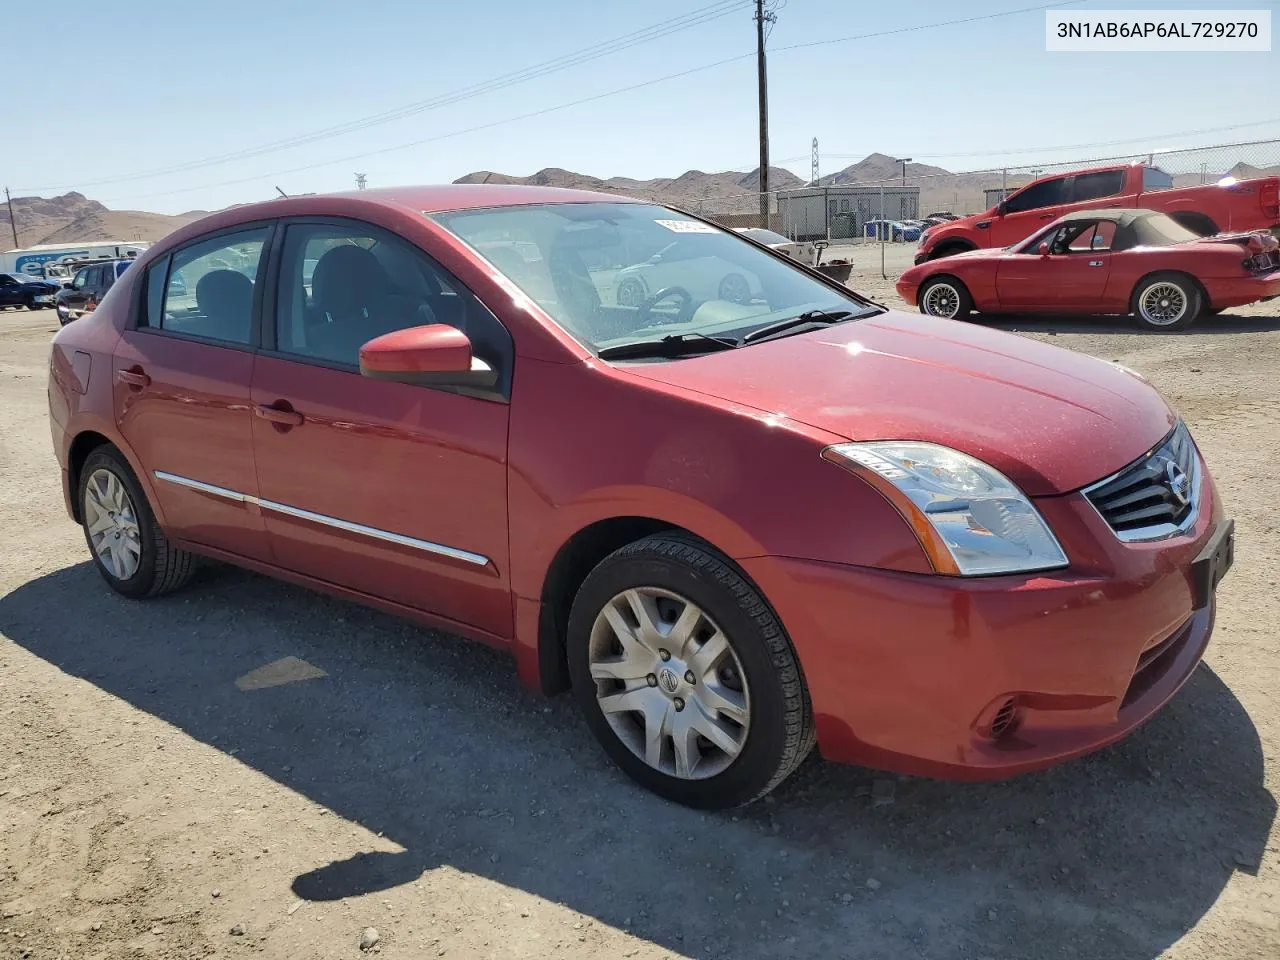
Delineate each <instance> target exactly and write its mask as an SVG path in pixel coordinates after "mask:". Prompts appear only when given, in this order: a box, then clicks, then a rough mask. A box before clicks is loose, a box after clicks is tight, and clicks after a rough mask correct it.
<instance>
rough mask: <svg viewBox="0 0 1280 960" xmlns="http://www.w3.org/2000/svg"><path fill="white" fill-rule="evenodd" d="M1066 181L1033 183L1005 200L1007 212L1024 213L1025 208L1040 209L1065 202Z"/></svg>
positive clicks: (1059, 179)
mask: <svg viewBox="0 0 1280 960" xmlns="http://www.w3.org/2000/svg"><path fill="white" fill-rule="evenodd" d="M1063 183H1065V181H1064V180H1063V179H1062V178H1061V177H1059V178H1058V179H1056V180H1044V181H1041V182H1040V183H1036V184H1032V185H1031V186H1029V187H1027V189H1025V190H1023V191H1022V192H1021V193H1015V194H1014V195H1013V196H1011V197H1010V198H1009V199H1008V200H1006V201H1005V213H1022V212H1023V211H1025V210H1040V209H1042V208H1043V207H1052V206H1054V205H1055V204H1059V203H1062V202H1063V197H1062V185H1063Z"/></svg>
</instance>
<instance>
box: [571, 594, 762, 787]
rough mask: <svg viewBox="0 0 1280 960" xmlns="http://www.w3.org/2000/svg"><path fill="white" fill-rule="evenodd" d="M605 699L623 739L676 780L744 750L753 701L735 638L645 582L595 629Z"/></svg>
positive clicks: (718, 767) (599, 696) (594, 672)
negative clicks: (734, 645)
mask: <svg viewBox="0 0 1280 960" xmlns="http://www.w3.org/2000/svg"><path fill="white" fill-rule="evenodd" d="M589 658H590V669H591V677H592V679H593V680H594V681H595V686H596V700H597V702H598V703H599V705H600V710H601V712H602V713H603V714H604V716H605V719H606V720H607V721H608V723H609V726H610V727H611V728H612V729H613V732H614V733H615V734H616V735H617V737H618V739H619V740H620V741H621V742H622V743H623V744H625V745H626V746H627V748H628V749H629V750H630V751H631V752H632V753H634V754H635V755H636V756H637V757H639V758H640V759H641V760H643V761H644V762H645V763H646V764H648V765H649V766H650V767H653V768H654V769H655V770H658V771H660V772H661V773H664V774H667V775H668V776H674V777H677V778H680V779H685V780H700V779H705V778H707V777H713V776H715V775H717V774H719V773H722V772H724V770H725V769H727V768H728V767H729V765H730V764H732V763H733V761H734V759H736V758H737V756H738V754H739V753H741V751H742V748H743V745H744V744H745V743H746V740H747V732H748V729H749V726H750V717H751V697H750V691H749V690H748V688H747V683H746V675H745V672H744V670H743V669H742V663H741V662H740V661H739V660H738V655H737V653H736V651H735V650H734V649H733V644H732V642H731V641H730V639H729V638H728V637H726V636H725V634H724V633H723V632H722V631H721V630H720V628H719V627H718V626H717V625H716V624H715V623H714V622H713V621H712V620H711V618H710V617H708V616H707V614H706V613H705V612H704V611H703V610H702V609H701V608H699V607H698V606H697V605H696V604H694V603H693V602H692V601H691V600H689V599H687V598H686V597H682V596H680V595H679V594H677V593H673V592H671V591H669V590H662V589H659V588H657V587H635V588H632V589H629V590H624V591H623V592H622V593H619V594H617V595H616V596H614V597H613V599H611V600H610V601H609V602H608V603H607V604H605V605H604V608H603V609H602V610H601V611H600V613H599V615H598V616H597V617H596V619H595V623H594V624H593V625H592V627H591V639H590V645H589Z"/></svg>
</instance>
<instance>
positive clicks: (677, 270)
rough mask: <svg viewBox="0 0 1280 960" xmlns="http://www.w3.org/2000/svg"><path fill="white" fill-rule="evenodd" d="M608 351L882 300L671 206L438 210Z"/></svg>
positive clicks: (553, 313) (584, 338)
mask: <svg viewBox="0 0 1280 960" xmlns="http://www.w3.org/2000/svg"><path fill="white" fill-rule="evenodd" d="M432 217H433V219H435V220H436V221H437V222H439V223H440V224H441V225H442V226H444V227H445V228H446V229H448V230H449V231H451V232H452V233H454V234H455V235H457V236H458V237H460V238H461V239H462V240H463V241H465V242H466V243H467V244H468V245H470V246H471V247H472V248H473V249H474V250H475V251H476V252H477V253H478V254H479V255H480V256H482V257H484V258H485V259H486V260H488V261H489V262H490V263H491V264H493V266H494V267H495V268H497V269H498V270H499V271H501V272H502V273H503V274H505V275H506V276H507V277H508V278H509V279H510V280H511V282H512V283H514V284H515V285H516V286H517V287H519V288H520V289H521V290H523V291H524V292H525V293H526V294H528V295H529V297H530V298H531V299H533V300H534V301H535V302H536V303H537V304H538V306H540V307H541V308H542V309H543V310H544V311H545V312H546V313H547V314H548V315H549V316H550V317H551V318H552V319H553V320H555V322H556V323H558V324H559V325H560V326H561V327H563V328H564V329H565V330H566V331H568V332H569V333H570V334H571V335H572V336H573V337H575V338H576V339H577V340H578V341H580V342H581V343H583V344H585V345H587V346H588V347H589V348H591V349H593V350H596V351H599V350H601V349H604V348H606V347H611V346H617V345H621V344H624V343H632V342H637V341H647V340H651V339H654V338H660V337H664V336H681V335H683V336H693V337H698V336H704V337H705V336H717V337H726V336H728V337H734V338H741V337H743V336H745V335H746V334H748V333H750V332H752V331H753V330H758V329H760V328H763V327H765V326H768V325H770V324H774V323H777V322H778V321H780V320H785V319H789V318H791V317H795V316H798V315H800V314H804V313H809V312H812V311H818V312H832V311H852V312H854V314H856V315H869V314H871V313H878V312H880V308H879V307H876V306H874V305H873V304H871V303H870V302H869V301H866V300H863V299H861V298H860V297H858V296H857V295H856V294H855V293H853V291H843V292H842V291H841V290H839V289H836V288H833V287H831V286H828V285H827V284H825V283H823V282H822V281H821V280H820V279H818V278H816V277H814V276H812V275H810V274H809V273H807V272H805V271H804V270H803V269H801V268H800V267H798V266H794V265H792V264H791V263H790V262H789V261H787V260H785V259H781V258H779V257H776V256H774V255H772V254H770V253H768V252H766V251H764V250H761V249H760V248H759V247H756V246H753V245H752V244H750V243H747V242H746V241H745V240H743V239H742V238H741V237H739V236H738V235H737V234H736V233H734V232H733V231H732V230H724V229H721V228H719V227H716V226H712V225H711V224H708V223H704V222H703V221H701V220H695V219H693V218H692V217H689V216H688V215H686V214H682V213H677V212H676V211H674V210H669V209H667V208H666V207H660V206H657V205H651V204H641V203H555V204H537V205H529V206H511V207H493V208H488V209H482V210H461V211H456V212H451V213H440V214H433V215H432Z"/></svg>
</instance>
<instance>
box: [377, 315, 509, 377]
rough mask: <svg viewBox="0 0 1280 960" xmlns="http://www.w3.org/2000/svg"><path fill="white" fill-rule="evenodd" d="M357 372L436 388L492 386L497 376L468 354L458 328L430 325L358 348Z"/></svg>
mask: <svg viewBox="0 0 1280 960" xmlns="http://www.w3.org/2000/svg"><path fill="white" fill-rule="evenodd" d="M360 373H361V375H363V376H366V377H369V378H370V379H373V380H395V381H397V382H399V383H414V384H421V385H423V386H435V387H493V386H496V385H497V383H498V373H497V371H496V370H494V369H493V368H492V367H490V366H489V365H488V364H487V363H485V362H484V361H483V360H481V359H480V358H479V357H476V356H474V355H473V354H472V352H471V341H470V340H469V339H467V335H466V334H465V333H463V332H462V331H461V330H459V329H458V328H457V327H450V326H448V325H446V324H443V323H433V324H429V325H428V326H423V327H408V328H406V329H404V330H395V331H393V332H391V333H385V334H383V335H382V336H380V337H375V338H374V339H372V340H370V341H369V342H368V343H366V344H365V345H364V346H362V347H361V348H360Z"/></svg>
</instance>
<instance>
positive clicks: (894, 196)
mask: <svg viewBox="0 0 1280 960" xmlns="http://www.w3.org/2000/svg"><path fill="white" fill-rule="evenodd" d="M919 216H920V188H919V187H904V186H901V185H899V184H892V185H889V184H886V185H885V186H883V187H880V186H874V187H844V186H832V187H805V188H802V189H800V190H788V191H787V192H786V193H780V194H778V213H777V222H776V223H775V228H776V229H778V231H779V232H780V233H785V234H786V235H787V236H789V237H794V238H795V239H796V240H845V239H849V238H851V237H861V236H862V235H863V233H864V232H865V231H864V225H865V224H866V222H867V221H868V220H878V219H882V218H883V219H885V220H915V219H917V218H918V217H919Z"/></svg>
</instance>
